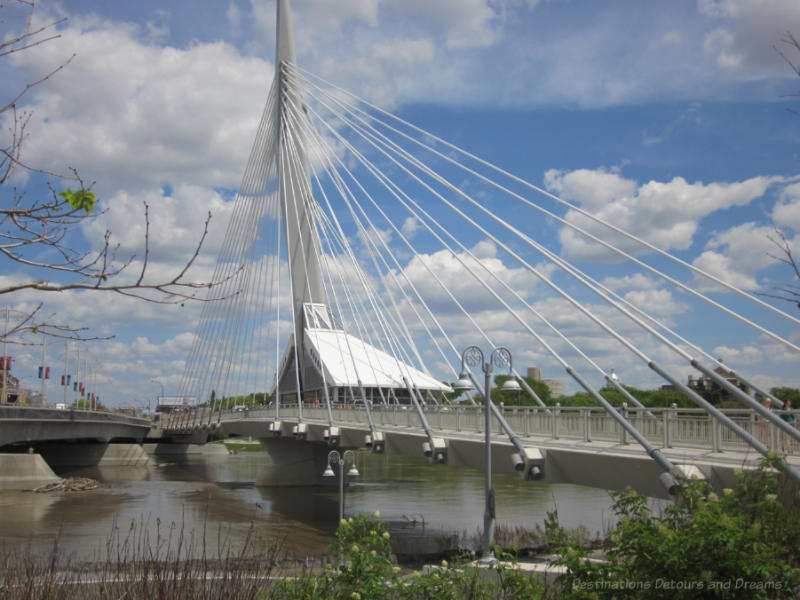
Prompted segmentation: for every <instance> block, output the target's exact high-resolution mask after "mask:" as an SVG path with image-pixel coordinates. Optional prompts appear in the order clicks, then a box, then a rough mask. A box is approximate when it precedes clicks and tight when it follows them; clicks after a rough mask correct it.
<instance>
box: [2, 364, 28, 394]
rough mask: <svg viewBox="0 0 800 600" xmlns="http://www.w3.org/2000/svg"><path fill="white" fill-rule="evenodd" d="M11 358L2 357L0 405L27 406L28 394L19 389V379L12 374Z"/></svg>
mask: <svg viewBox="0 0 800 600" xmlns="http://www.w3.org/2000/svg"><path fill="white" fill-rule="evenodd" d="M11 364H12V360H11V357H10V356H0V404H16V405H21V404H27V403H28V392H27V391H26V390H23V389H22V388H20V387H19V379H18V378H17V377H14V376H13V375H12V374H11V372H10V371H11Z"/></svg>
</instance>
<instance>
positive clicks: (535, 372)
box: [528, 367, 564, 398]
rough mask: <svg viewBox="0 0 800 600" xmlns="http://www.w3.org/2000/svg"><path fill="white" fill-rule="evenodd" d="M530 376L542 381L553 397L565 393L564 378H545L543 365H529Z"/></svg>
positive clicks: (558, 396)
mask: <svg viewBox="0 0 800 600" xmlns="http://www.w3.org/2000/svg"><path fill="white" fill-rule="evenodd" d="M528 378H530V379H533V380H534V381H541V382H542V383H543V384H545V385H546V386H547V388H548V389H549V390H550V397H551V398H560V397H561V396H563V395H564V380H563V379H543V378H542V369H541V367H528Z"/></svg>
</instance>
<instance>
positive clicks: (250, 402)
mask: <svg viewBox="0 0 800 600" xmlns="http://www.w3.org/2000/svg"><path fill="white" fill-rule="evenodd" d="M213 402H214V408H215V409H219V408H220V407H222V410H231V409H233V407H234V406H246V407H248V408H253V407H258V406H269V404H270V403H271V402H272V396H271V395H270V394H265V393H264V392H253V393H251V394H243V395H239V396H223V397H222V398H217V399H216V400H215V401H213ZM209 404H210V403H209V402H201V403H200V404H198V405H197V406H198V408H205V407H207V406H208V405H209Z"/></svg>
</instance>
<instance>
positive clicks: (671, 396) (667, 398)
mask: <svg viewBox="0 0 800 600" xmlns="http://www.w3.org/2000/svg"><path fill="white" fill-rule="evenodd" d="M506 379H508V377H507V376H505V375H498V376H497V377H496V378H495V382H496V384H497V385H496V387H494V388H493V389H492V402H494V403H495V404H500V402H502V403H503V404H505V405H506V406H537V403H536V401H535V400H534V399H533V398H531V397H530V396H528V394H527V393H525V392H524V391H523V392H503V391H502V389H501V387H502V385H503V382H504V381H505V380H506ZM524 379H525V381H526V382H527V383H528V385H530V386H531V387H532V388H533V390H534V391H535V392H536V394H537V395H538V396H539V398H541V399H542V402H544V403H545V404H546V405H548V406H555V404H556V403H558V404H560V405H561V406H596V405H597V402H596V401H595V399H594V398H593V397H592V396H591V395H590V394H589V393H588V392H577V393H575V394H572V395H571V396H561V397H559V398H553V397H551V396H550V389H549V388H548V387H547V385H545V384H544V383H542V382H541V381H537V380H535V379H531V378H530V377H525V378H524ZM623 387H624V388H625V390H626V391H627V392H628V393H630V394H631V395H632V396H633V397H634V398H636V399H637V400H638V401H639V402H641V403H642V404H643V405H644V406H646V407H648V408H668V407H670V406H672V405H673V404H675V405H676V406H677V407H678V408H697V405H696V404H695V403H694V401H692V400H690V399H689V398H687V397H686V396H684V395H683V394H682V393H681V392H679V391H677V390H670V389H664V390H640V389H638V388H635V387H632V386H629V385H625V386H623ZM695 391H696V392H698V394H700V396H702V397H703V398H704V399H705V400H708V401H709V402H711V403H712V404H714V405H717V406H720V407H729V408H743V405H742V404H741V403H740V402H739V401H737V400H734V399H732V398H730V397H728V396H727V395H723V394H721V388H719V386H711V387H709V388H708V389H705V388H695ZM770 392H771V393H772V394H774V395H775V397H776V398H778V399H780V400H783V401H786V400H791V401H792V406H794V407H800V390H798V389H794V388H789V387H776V388H772V389H771V390H770ZM599 393H600V395H601V396H602V397H603V398H605V399H606V400H607V401H608V402H609V403H610V404H611V405H612V406H622V404H623V402H627V403H628V405H629V406H630V405H631V403H630V401H629V400H627V399H626V398H625V396H624V395H623V394H622V392H620V391H619V390H617V389H615V388H612V387H604V388H602V389H601V390H599ZM475 401H476V402H478V403H482V402H483V399H482V397H476V399H475Z"/></svg>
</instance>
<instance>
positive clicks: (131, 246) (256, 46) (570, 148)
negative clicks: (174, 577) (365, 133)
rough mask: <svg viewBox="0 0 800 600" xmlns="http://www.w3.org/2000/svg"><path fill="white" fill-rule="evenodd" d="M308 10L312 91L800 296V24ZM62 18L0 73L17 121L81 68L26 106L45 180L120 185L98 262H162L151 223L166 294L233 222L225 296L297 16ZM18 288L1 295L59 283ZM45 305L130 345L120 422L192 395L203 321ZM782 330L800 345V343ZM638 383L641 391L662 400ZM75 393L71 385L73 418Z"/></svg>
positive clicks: (732, 348) (476, 6)
mask: <svg viewBox="0 0 800 600" xmlns="http://www.w3.org/2000/svg"><path fill="white" fill-rule="evenodd" d="M292 8H293V16H294V25H295V43H296V47H297V55H298V63H299V64H300V65H301V66H302V67H303V68H305V69H307V70H309V71H311V72H313V73H315V74H318V75H320V76H321V77H323V78H325V79H327V80H329V81H332V82H334V83H336V84H337V85H339V86H341V87H343V88H346V89H348V90H351V91H352V92H354V93H355V94H357V95H359V96H361V97H364V98H367V99H369V100H371V101H373V102H376V103H378V104H380V105H381V106H384V107H386V108H387V109H390V110H392V111H394V112H396V113H398V114H399V115H401V116H403V117H404V118H406V119H408V120H410V121H412V122H414V123H416V124H418V125H419V126H421V127H423V128H425V129H428V130H430V131H431V132H433V133H435V134H436V135H438V136H441V137H442V138H445V139H448V140H451V141H453V142H454V143H456V144H458V145H459V146H461V147H464V148H466V149H469V150H471V151H473V152H475V153H476V154H479V155H481V156H483V157H485V158H486V159H488V160H490V161H492V162H494V163H496V164H499V165H502V166H503V167H504V168H506V169H508V170H510V171H512V172H514V173H516V174H518V175H520V176H521V177H523V178H525V179H527V180H528V181H531V182H533V183H535V184H537V185H540V186H542V187H545V188H547V189H548V190H550V191H551V192H553V193H556V194H558V195H560V196H562V197H563V198H565V199H568V200H570V201H573V202H574V203H576V204H577V205H580V206H582V207H584V208H586V209H588V210H591V211H592V212H595V213H597V214H599V215H601V216H602V217H603V218H606V219H609V220H611V221H613V222H614V223H616V224H618V225H619V226H621V227H623V228H632V229H635V230H636V231H637V232H638V233H639V234H640V235H641V236H642V237H644V238H645V239H647V240H648V241H651V242H652V243H654V244H657V245H659V246H661V247H663V248H665V249H668V250H670V251H673V252H676V253H679V254H680V256H682V257H683V258H684V259H685V260H687V261H688V262H692V263H694V264H696V265H698V266H701V267H703V268H705V269H708V270H709V271H711V272H713V273H715V274H717V275H719V276H722V277H724V278H725V279H726V280H728V281H730V282H732V283H735V284H736V285H738V286H740V287H742V288H743V289H745V290H748V291H759V290H761V291H765V290H769V289H770V288H771V287H772V286H775V285H780V284H782V283H785V282H788V281H790V280H791V278H792V273H791V272H790V271H789V270H788V268H781V267H780V265H776V264H775V260H774V259H773V258H771V257H770V256H769V253H770V252H772V251H773V250H774V248H773V247H771V244H770V241H769V239H768V237H767V236H768V235H770V234H771V233H772V232H773V231H774V228H775V227H780V228H781V229H782V230H783V231H784V232H785V233H786V235H787V236H788V238H789V239H790V241H792V243H795V239H796V238H795V236H796V235H797V233H796V232H798V231H800V177H799V176H800V155H799V154H800V153H799V152H798V150H799V149H800V144H799V143H798V140H800V135H799V134H800V115H798V114H796V112H792V111H793V110H795V111H797V112H800V98H798V97H793V94H796V93H800V77H797V75H796V74H794V72H793V71H792V70H791V68H790V67H789V66H788V65H787V63H786V61H785V60H784V59H783V58H782V57H781V56H780V55H779V54H778V52H777V51H776V48H777V49H779V50H784V51H786V52H787V53H788V56H789V57H790V58H792V59H794V60H795V61H796V62H798V63H800V53H798V52H797V51H795V52H794V53H793V52H792V49H791V48H790V47H789V46H788V45H786V44H785V43H784V42H782V39H783V38H785V37H786V35H787V33H788V32H791V33H794V34H795V35H800V3H798V2H797V1H796V0H771V1H770V2H762V1H760V0H675V1H671V2H641V1H640V0H627V1H626V0H619V1H615V2H603V1H596V0H506V1H497V0H441V1H438V2H430V1H427V0H395V1H391V0H336V1H333V0H316V1H315V0H295V1H294V2H293V3H292ZM2 10H3V11H4V12H5V13H6V14H4V15H3V19H2V22H1V23H0V31H2V35H4V36H5V35H8V34H9V33H11V32H13V31H14V30H15V28H17V27H19V26H20V21H19V17H18V15H16V14H14V11H15V9H14V7H13V6H12V7H11V8H4V9H2ZM62 17H66V18H67V20H66V21H65V22H64V23H63V24H61V25H60V26H59V27H58V30H59V33H60V36H61V37H60V38H59V39H56V40H52V41H49V42H47V43H45V44H42V45H40V46H37V47H35V48H31V49H29V50H26V51H24V52H19V53H16V54H14V55H11V56H8V57H4V58H2V59H0V60H2V63H0V81H3V84H2V85H1V86H0V94H2V97H0V104H5V103H6V102H7V101H8V99H10V98H11V97H13V95H15V93H16V92H17V91H18V90H19V89H21V88H22V87H24V85H25V83H26V82H28V81H32V80H35V79H37V78H38V77H41V76H42V75H43V74H44V73H47V72H49V71H50V70H51V69H52V68H54V66H57V65H58V64H61V63H62V62H64V61H65V60H66V59H68V58H69V57H70V56H71V55H73V54H74V55H75V57H74V58H73V59H72V61H71V62H70V63H69V64H68V65H67V66H66V68H65V69H63V71H62V72H60V73H58V74H57V75H56V76H55V77H53V78H52V79H51V80H49V81H47V82H46V83H45V84H43V85H41V86H38V87H36V88H34V89H33V90H31V91H30V92H29V93H28V94H27V95H26V96H25V97H24V98H23V101H22V104H23V105H25V108H28V109H31V110H32V111H33V116H32V119H31V122H30V125H29V128H28V133H29V137H28V139H27V140H26V143H25V148H24V159H25V162H26V163H27V164H31V165H36V166H37V167H40V168H43V169H48V170H53V171H56V172H65V171H66V170H67V168H68V167H72V168H75V169H77V170H78V172H79V173H80V174H81V176H82V177H83V179H84V180H86V181H95V182H96V183H95V184H94V190H95V191H96V193H97V194H98V197H99V198H100V199H101V202H102V204H103V207H104V208H105V209H106V210H107V212H106V214H105V215H104V216H103V218H102V219H101V220H98V221H97V222H95V223H93V224H92V225H89V226H87V227H86V228H85V230H84V231H83V232H82V234H83V236H84V237H83V238H82V239H81V240H80V241H78V242H77V243H80V244H95V245H96V244H97V243H98V239H99V238H101V237H102V234H103V231H104V230H105V229H106V228H109V229H110V230H111V231H112V233H113V235H114V238H115V240H116V241H117V242H119V243H120V245H121V252H122V253H127V254H136V253H139V255H141V254H140V253H141V248H142V239H143V238H142V234H143V226H144V219H143V214H142V209H141V206H142V201H143V200H146V201H147V202H148V203H149V204H150V206H151V207H152V225H153V231H152V232H151V244H152V249H153V252H154V254H153V262H152V269H153V274H154V276H157V275H159V274H167V273H171V272H174V270H175V269H176V268H177V267H178V265H180V264H181V261H184V260H185V259H186V256H187V253H189V252H191V251H192V250H193V248H194V245H195V244H196V241H197V238H198V236H199V229H200V228H201V226H202V222H203V220H204V218H205V215H206V213H207V212H208V211H209V210H210V211H211V212H212V224H211V231H210V236H209V239H208V241H207V243H206V244H205V248H204V252H203V254H202V255H201V257H200V261H199V263H198V267H197V269H196V270H195V272H194V275H195V276H196V277H198V278H203V277H207V276H209V275H210V273H211V271H212V269H213V264H214V259H215V256H216V251H217V249H218V248H219V245H220V243H221V241H222V238H223V235H224V229H225V225H226V223H227V219H228V216H229V214H230V211H231V199H232V197H233V194H234V192H235V189H236V187H237V186H238V184H239V181H240V179H241V176H242V172H243V170H244V166H245V163H246V160H247V156H248V153H249V150H250V146H251V143H252V139H253V136H254V132H255V129H256V126H257V124H258V120H259V117H260V114H261V111H262V110H263V106H264V102H265V99H266V94H267V91H268V89H269V84H270V82H271V79H272V73H273V69H274V65H273V54H274V45H275V35H274V28H275V3H274V1H268V0H250V1H246V0H231V1H227V2H225V1H223V2H219V1H213V2H212V1H207V0H200V1H197V2H192V3H186V2H182V1H178V0H160V1H158V2H154V1H150V0H140V1H138V2H101V1H99V0H72V1H69V0H65V1H62V2H52V1H49V0H41V1H40V2H38V4H37V10H36V16H35V18H36V21H37V22H38V23H41V24H45V23H49V22H52V21H54V20H57V19H60V18H62ZM6 130H7V123H4V124H3V134H2V135H6V133H5V132H6ZM12 186H16V187H17V188H19V189H26V188H27V189H28V190H29V192H28V193H33V194H35V193H38V192H39V191H40V190H41V182H40V181H39V180H38V179H37V178H36V177H30V176H26V175H25V174H24V173H20V174H19V175H18V176H17V177H16V179H15V180H14V181H12V182H11V183H10V185H9V184H7V185H6V186H4V187H3V188H2V189H0V202H4V203H7V202H10V201H11V200H10V198H11V187H12ZM556 235H557V238H558V239H557V245H558V248H559V250H560V252H561V253H562V254H563V255H565V256H568V257H570V258H571V259H573V260H577V261H580V260H584V261H590V262H591V261H594V262H595V264H596V265H599V267H598V268H599V269H600V270H599V271H596V273H599V275H600V277H603V276H605V278H606V282H607V283H608V284H609V285H610V286H613V287H615V289H617V290H618V291H620V292H621V293H624V294H625V295H626V297H629V298H631V299H635V300H638V301H640V302H642V303H644V304H646V305H648V306H651V307H655V309H656V310H657V312H659V313H660V314H661V315H662V316H663V315H668V316H670V318H672V319H675V320H679V319H680V318H683V320H684V322H685V323H686V324H688V325H689V326H691V323H692V314H690V313H691V308H690V305H689V304H687V302H686V301H685V299H682V298H681V297H680V296H679V295H678V294H676V293H674V292H670V291H668V290H666V289H664V288H663V287H661V286H659V285H658V284H657V283H654V281H653V280H652V279H650V278H648V277H642V276H633V275H626V274H624V273H622V272H621V271H620V270H619V269H618V268H617V267H616V266H614V265H610V266H608V269H607V271H603V270H602V269H603V268H604V267H603V261H602V257H598V256H597V255H595V251H594V250H593V249H591V248H589V247H587V246H586V244H585V242H583V241H582V240H581V239H578V238H577V237H575V236H574V234H572V233H570V232H569V231H568V230H565V229H561V230H558V231H557V232H556ZM795 246H796V247H797V244H795ZM798 254H799V255H800V247H798ZM433 258H434V259H435V258H436V257H433ZM439 258H440V259H441V261H443V262H446V260H445V258H446V257H439ZM488 258H491V257H488ZM412 266H413V265H412ZM445 267H446V265H444V266H443V268H445ZM0 268H1V269H2V270H0V282H10V281H16V280H19V279H24V278H30V277H34V276H36V277H40V276H41V275H32V274H31V273H26V272H24V271H23V270H22V269H21V268H20V267H17V266H14V265H11V264H9V263H7V262H3V263H0ZM496 268H497V269H498V270H502V269H503V268H505V267H504V266H503V265H502V264H499V265H496ZM38 300H39V297H38V296H35V295H33V294H29V293H23V294H15V295H7V296H5V297H4V298H3V304H8V305H9V306H11V307H12V308H13V309H15V310H25V309H26V308H30V307H31V306H35V304H36V303H37V302H38ZM45 300H46V305H45V311H46V312H47V314H50V313H56V314H57V315H58V317H59V320H61V321H62V322H68V323H70V324H72V325H74V326H84V327H88V328H90V331H92V332H93V333H95V334H96V335H99V336H104V335H114V336H115V337H114V339H113V340H110V341H106V342H97V343H92V344H86V345H85V347H84V348H83V350H82V352H83V353H84V356H89V357H90V361H91V363H92V364H94V365H95V378H96V380H97V382H98V387H97V391H98V393H99V394H100V396H101V398H103V399H104V401H108V402H109V403H111V404H115V405H131V404H139V405H141V404H143V403H146V401H147V397H148V396H150V397H151V398H152V397H154V396H155V395H156V394H157V393H160V391H161V387H160V385H159V384H158V383H153V382H152V380H154V379H155V380H157V381H158V382H160V383H161V384H163V385H164V387H165V391H166V393H168V394H169V393H170V392H171V391H174V390H175V389H176V388H177V385H178V382H179V379H180V375H181V372H182V369H183V363H184V361H185V359H186V356H187V354H188V351H189V349H190V346H191V340H192V333H191V332H192V329H193V326H194V324H195V323H196V322H197V319H198V317H199V307H197V306H196V305H189V304H187V305H186V306H184V307H180V306H161V305H155V304H149V303H143V302H136V301H133V300H131V299H126V298H120V297H117V296H99V295H89V294H80V293H64V294H59V295H53V296H49V297H47V298H46V299H45ZM783 307H784V308H785V309H787V310H795V311H796V308H794V307H793V306H792V305H791V304H785V305H784V306H783ZM698 318H699V317H698ZM775 323H777V324H776V325H775V326H776V327H778V328H780V329H781V332H782V333H783V334H784V335H786V336H787V337H789V338H790V339H792V340H794V341H795V343H797V342H800V332H798V329H797V327H796V326H795V325H791V324H789V323H781V322H779V321H778V322H775ZM704 324H705V325H708V323H704ZM771 324H772V322H771ZM576 327H578V325H576ZM710 328H711V329H714V328H717V332H718V333H719V336H718V337H717V338H714V337H713V336H709V337H708V338H707V339H704V340H703V341H704V343H705V344H706V347H707V348H708V349H709V351H712V352H713V353H714V354H715V355H718V356H720V357H722V358H724V359H725V360H726V362H727V363H730V364H732V365H734V366H737V367H743V366H749V367H751V372H752V369H753V368H754V369H755V371H756V374H757V375H758V376H759V377H760V378H761V379H760V380H759V381H760V382H762V383H764V384H765V385H793V386H800V369H798V368H797V365H798V360H797V357H796V355H795V356H791V355H789V356H787V354H786V352H785V351H784V350H783V349H781V348H776V347H775V344H773V343H766V342H764V340H763V339H761V338H760V337H759V336H757V335H752V334H743V335H742V336H738V337H737V336H734V335H732V334H730V332H728V330H727V329H726V326H725V324H724V323H723V322H720V324H719V325H716V324H710ZM576 332H577V333H578V334H579V331H577V330H576ZM586 342H587V344H589V345H592V344H594V346H595V347H597V348H600V349H601V350H602V347H603V343H604V342H603V340H602V339H599V338H598V339H594V340H591V339H587V340H586ZM51 350H52V351H51V352H49V354H51V358H49V359H48V361H47V362H48V363H51V364H55V363H56V361H59V360H63V355H64V349H63V344H61V347H60V348H59V347H58V345H57V344H56V345H55V347H54V348H52V349H51ZM519 352H520V353H521V354H523V356H524V357H525V360H530V361H534V360H537V355H535V353H532V354H531V355H530V356H526V355H525V354H524V351H523V350H520V351H519ZM13 353H14V355H15V357H16V358H17V364H16V365H15V369H16V374H17V375H18V376H20V377H21V378H22V379H23V382H24V383H26V384H27V385H29V386H31V387H34V386H37V385H38V382H37V381H36V379H35V366H36V365H38V364H39V362H40V361H39V358H38V356H37V353H38V350H35V349H30V348H28V349H26V348H17V349H14V350H13ZM523 362H524V361H523ZM775 365H778V367H775ZM523 366H525V365H523ZM545 366H547V365H545ZM611 366H615V364H614V359H613V358H612V357H607V359H606V364H604V367H611ZM616 367H617V370H618V371H620V372H623V373H624V372H625V368H624V364H623V365H620V364H617V365H616ZM54 369H55V367H54ZM636 373H638V372H634V371H631V372H630V374H629V375H628V377H627V380H628V381H629V382H630V383H634V384H638V385H643V386H646V385H648V384H651V383H652V381H651V380H648V379H647V378H646V377H645V376H644V375H641V376H639V375H638V374H636ZM546 374H548V375H554V376H558V375H559V374H558V373H553V372H551V373H546ZM59 393H60V392H59V390H58V389H57V386H55V385H53V384H51V389H50V394H51V396H56V395H58V394H59ZM112 398H113V399H112Z"/></svg>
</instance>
